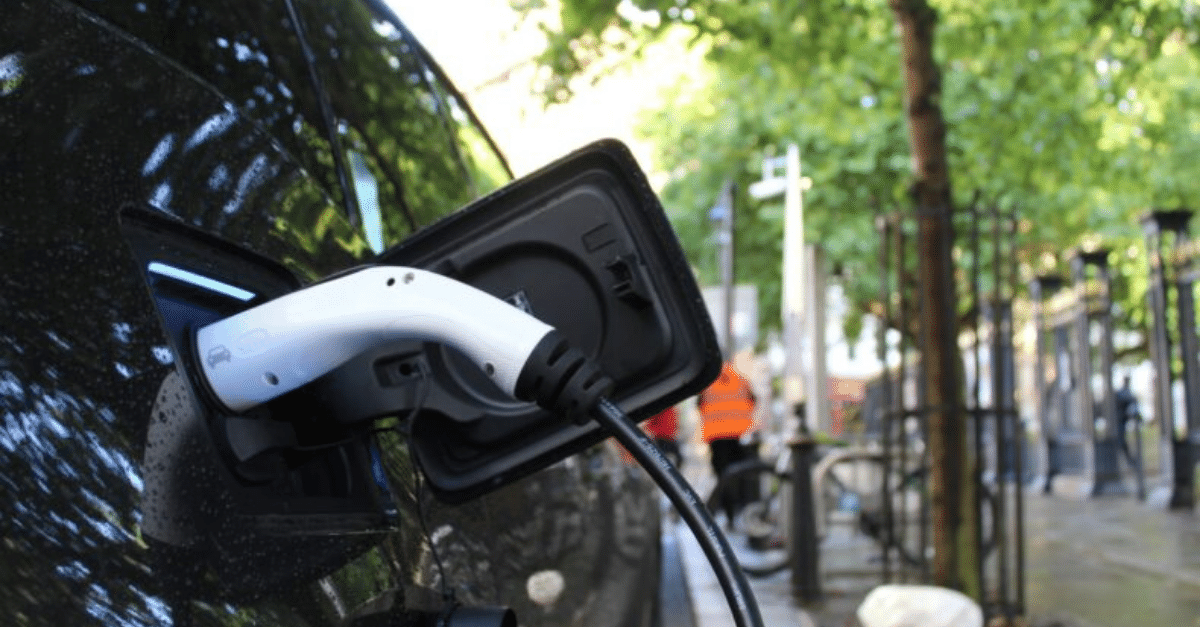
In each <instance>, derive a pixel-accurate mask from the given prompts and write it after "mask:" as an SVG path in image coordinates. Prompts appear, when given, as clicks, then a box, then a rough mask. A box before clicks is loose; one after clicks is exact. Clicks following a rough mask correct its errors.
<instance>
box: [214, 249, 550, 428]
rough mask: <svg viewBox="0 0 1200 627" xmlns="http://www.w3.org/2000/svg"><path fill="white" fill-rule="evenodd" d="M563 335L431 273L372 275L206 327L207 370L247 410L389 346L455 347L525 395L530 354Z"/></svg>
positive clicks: (350, 277) (383, 269)
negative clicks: (521, 386) (403, 342)
mask: <svg viewBox="0 0 1200 627" xmlns="http://www.w3.org/2000/svg"><path fill="white" fill-rule="evenodd" d="M553 331H554V329H553V328H552V327H551V326H549V325H547V324H545V323H543V322H541V321H540V320H538V319H537V318H534V317H533V316H530V315H528V314H526V313H525V312H523V311H521V310H520V309H517V308H516V307H514V306H512V305H510V304H509V303H507V302H505V301H503V300H500V299H498V298H496V297H494V296H492V295H490V294H487V293H485V292H482V291H480V290H478V289H476V288H474V287H472V286H470V285H467V284H465V283H460V282H458V281H455V280H453V279H450V278H447V277H444V276H441V275H438V274H434V273H432V272H428V271H425V270H418V269H415V268H405V267H396V266H378V267H370V268H365V269H363V270H359V271H356V272H353V273H351V274H347V275H345V276H341V277H337V278H334V279H330V280H328V281H324V282H322V283H317V284H315V285H312V286H310V287H307V288H305V289H302V290H299V291H296V292H292V293H291V294H287V295H285V296H281V297H279V298H277V299H275V300H272V301H270V302H267V303H264V304H262V305H259V306H257V307H254V308H252V309H249V310H246V311H243V312H241V313H238V314H236V315H234V316H231V317H229V318H226V319H224V320H220V321H218V322H214V323H212V324H210V325H208V326H205V327H203V328H201V329H200V330H199V331H198V332H197V334H196V348H197V356H198V358H199V361H200V362H201V364H200V365H201V369H202V370H203V372H204V376H205V378H206V379H207V381H208V383H209V386H210V387H211V388H212V391H213V392H214V393H215V394H216V396H217V399H218V400H220V402H221V403H222V404H224V405H225V406H226V408H228V409H229V410H231V411H234V412H242V411H245V410H247V409H250V408H252V407H254V406H256V405H259V404H261V403H265V402H267V401H269V400H271V399H274V398H276V397H278V396H280V395H282V394H285V393H287V392H290V391H292V390H294V389H296V388H298V387H300V386H302V385H305V384H307V383H309V382H311V381H313V380H314V379H316V378H317V377H320V376H322V375H324V374H326V373H328V372H330V371H331V370H333V369H334V368H337V367H338V366H341V365H342V364H344V363H346V362H347V361H349V360H350V359H351V358H352V357H354V356H356V355H358V354H360V353H362V352H364V351H366V350H369V349H371V348H372V347H375V346H378V345H379V344H381V343H385V342H390V341H395V340H400V339H416V340H423V341H430V342H438V343H442V344H447V345H449V346H453V347H454V348H457V349H458V350H460V351H461V352H462V353H463V354H465V355H466V356H467V357H468V358H469V359H470V360H471V361H473V362H474V363H475V364H476V365H478V366H479V368H480V369H481V370H483V371H484V372H485V373H487V374H488V376H489V377H491V379H492V381H494V382H495V383H496V385H497V386H499V387H500V389H501V390H503V391H505V392H507V393H508V394H511V395H513V396H517V387H518V379H519V378H520V377H521V373H522V370H523V369H524V368H525V365H526V363H527V362H528V361H530V355H531V354H532V353H533V352H534V350H535V349H536V348H537V347H538V345H539V343H541V342H542V340H543V339H544V338H546V337H547V335H549V334H551V333H552V332H553Z"/></svg>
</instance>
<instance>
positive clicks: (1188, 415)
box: [1142, 209, 1200, 509]
mask: <svg viewBox="0 0 1200 627" xmlns="http://www.w3.org/2000/svg"><path fill="white" fill-rule="evenodd" d="M1191 217H1192V212H1191V211H1190V210H1187V209H1177V210H1169V211H1163V210H1160V211H1151V212H1150V213H1148V214H1146V215H1145V216H1143V217H1142V229H1143V232H1144V233H1145V235H1146V252H1147V253H1148V256H1149V260H1150V289H1149V294H1148V297H1149V300H1150V311H1151V314H1152V316H1153V318H1152V320H1151V329H1150V330H1151V335H1150V340H1151V341H1150V348H1151V350H1150V357H1151V359H1152V361H1153V363H1154V409H1155V414H1156V415H1157V416H1158V422H1159V427H1160V438H1161V443H1160V449H1159V450H1160V458H1161V460H1162V470H1163V475H1164V476H1166V477H1169V478H1170V479H1169V481H1168V485H1167V486H1166V487H1167V489H1168V491H1169V496H1168V499H1167V505H1168V507H1170V508H1172V509H1192V508H1193V507H1195V503H1196V498H1195V494H1194V492H1195V467H1196V461H1197V450H1196V448H1197V447H1196V444H1195V442H1196V441H1197V439H1198V438H1197V435H1196V434H1197V432H1198V431H1200V364H1197V361H1196V354H1197V352H1198V350H1200V349H1198V346H1200V340H1197V337H1196V327H1195V324H1196V304H1195V297H1194V295H1193V292H1192V286H1193V283H1194V281H1195V280H1196V276H1195V273H1194V272H1193V271H1192V268H1190V267H1189V266H1190V263H1189V260H1190V258H1192V256H1193V255H1194V250H1195V248H1194V247H1193V245H1192V240H1191V239H1190V237H1189V233H1188V222H1189V221H1190V220H1191ZM1168 236H1169V239H1170V243H1169V244H1168ZM1172 305H1174V309H1175V313H1176V316H1175V317H1176V323H1177V325H1178V326H1177V327H1176V328H1177V330H1178V333H1175V334H1172V332H1171V329H1170V328H1169V327H1168V319H1169V316H1168V314H1167V311H1168V308H1170V307H1171V306H1172ZM1173 335H1174V337H1172V336H1173ZM1176 360H1177V361H1178V362H1179V364H1180V369H1181V370H1182V373H1181V374H1182V377H1181V378H1182V384H1183V392H1184V394H1183V399H1182V400H1183V407H1182V408H1180V409H1181V411H1180V412H1179V413H1180V414H1181V416H1179V418H1181V419H1177V417H1176V407H1175V398H1174V395H1173V390H1174V384H1175V382H1176V380H1177V377H1176V376H1175V373H1176V368H1175V367H1174V366H1173V363H1172V362H1175V361H1176Z"/></svg>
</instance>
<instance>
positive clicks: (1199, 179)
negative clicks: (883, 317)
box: [513, 0, 1200, 334]
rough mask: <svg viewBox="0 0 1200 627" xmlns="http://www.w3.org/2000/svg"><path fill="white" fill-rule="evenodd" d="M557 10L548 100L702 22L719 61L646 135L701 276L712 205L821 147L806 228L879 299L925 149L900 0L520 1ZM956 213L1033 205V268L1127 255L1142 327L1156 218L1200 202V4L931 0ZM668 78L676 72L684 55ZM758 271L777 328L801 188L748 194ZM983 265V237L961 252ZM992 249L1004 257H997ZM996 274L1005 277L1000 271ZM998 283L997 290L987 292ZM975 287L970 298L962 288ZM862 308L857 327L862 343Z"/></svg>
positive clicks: (1123, 295) (537, 15)
mask: <svg viewBox="0 0 1200 627" xmlns="http://www.w3.org/2000/svg"><path fill="white" fill-rule="evenodd" d="M513 4H514V7H515V8H517V9H519V10H521V11H523V12H524V13H525V14H526V15H527V16H528V17H529V18H531V19H537V20H539V22H541V23H542V26H543V29H544V31H545V32H546V35H547V41H548V47H547V49H546V51H545V53H544V54H543V55H542V56H541V57H540V59H539V62H540V63H541V65H542V67H543V70H544V71H543V73H542V74H541V77H542V79H541V83H540V84H539V89H540V90H541V92H542V94H543V95H544V97H545V99H546V101H547V102H548V103H554V102H560V101H564V100H566V99H569V98H570V97H571V86H572V85H573V84H577V82H576V81H579V80H601V79H602V78H603V75H604V73H605V72H606V71H607V70H608V69H611V68H612V67H614V66H615V65H619V64H621V63H626V62H632V61H634V60H636V59H637V58H639V56H640V55H641V52H642V51H644V50H645V49H646V48H647V46H649V45H651V44H653V43H655V42H659V41H662V40H664V38H666V37H667V35H668V34H669V33H674V32H677V31H678V30H680V29H682V30H683V31H685V32H686V33H687V34H688V35H689V37H688V41H689V45H691V46H698V47H701V48H702V49H703V50H704V51H705V54H706V58H707V61H708V63H707V70H706V72H705V73H704V74H703V75H694V74H691V75H687V76H680V79H679V81H678V83H677V84H676V85H675V87H674V88H673V89H672V91H671V92H670V93H669V94H668V97H667V98H666V99H665V102H666V103H667V104H666V105H665V106H664V107H663V108H662V109H660V110H657V111H647V112H646V114H645V116H644V119H643V121H642V124H641V128H640V132H641V133H642V134H643V135H644V136H645V137H647V138H648V139H650V140H652V142H653V143H654V144H655V145H656V146H657V153H656V161H657V163H656V164H655V165H656V167H657V168H658V169H660V170H663V171H665V172H667V173H668V174H669V180H668V182H667V184H666V186H665V187H664V188H663V189H662V190H661V195H662V198H663V201H664V204H665V205H666V207H667V208H668V212H669V213H670V215H671V218H672V220H673V222H674V224H675V227H676V229H677V230H678V232H679V234H680V237H681V239H682V240H683V243H684V246H685V248H686V249H687V251H688V253H689V255H690V256H691V259H692V260H693V263H694V264H696V266H697V267H698V268H699V269H700V271H701V276H702V279H703V280H705V281H715V280H716V277H717V269H716V263H715V256H716V250H715V246H714V244H713V243H712V239H711V232H712V230H713V228H712V225H711V224H710V223H709V220H708V209H709V208H710V207H711V206H712V205H713V203H714V202H715V199H716V198H717V195H718V193H719V191H720V188H721V185H722V184H723V182H724V181H725V180H727V179H729V178H730V177H733V178H734V179H736V180H737V181H738V182H739V183H741V185H739V188H740V189H741V190H745V189H746V187H747V184H748V183H750V182H753V181H755V180H758V179H759V178H760V177H761V171H760V164H761V159H762V157H763V156H764V155H769V154H772V153H773V152H779V153H781V152H782V150H783V147H784V146H785V145H786V144H787V143H790V142H795V143H797V144H798V145H799V146H800V148H801V152H802V160H803V168H804V174H805V176H808V177H810V178H811V179H812V181H813V186H812V189H811V190H809V191H808V192H807V193H806V194H805V220H806V236H807V238H808V240H809V241H810V242H819V243H821V244H822V245H823V246H824V247H825V249H826V250H827V253H828V258H829V260H830V262H831V265H832V268H833V270H834V271H835V272H836V273H838V274H840V276H841V277H842V279H841V280H842V282H843V283H844V286H845V288H846V292H847V294H848V295H849V296H850V297H851V299H852V301H853V310H855V311H857V312H859V313H864V312H868V311H871V310H872V309H876V310H878V303H877V302H876V301H877V299H878V292H879V285H878V280H879V279H878V274H879V273H878V261H877V253H876V250H877V248H876V247H877V236H876V233H875V229H874V217H875V214H876V212H879V211H897V210H899V211H905V210H908V209H910V208H911V206H912V201H911V199H910V197H909V191H910V190H909V185H910V184H911V183H912V180H913V174H912V165H911V163H912V161H913V154H912V150H911V149H910V146H909V138H908V134H907V128H906V117H907V115H906V111H905V109H904V107H905V104H904V93H903V92H904V88H905V85H904V79H903V76H904V75H903V72H902V67H901V62H900V59H901V54H900V53H901V51H900V46H901V42H900V40H899V34H898V29H897V26H896V20H895V17H894V15H893V13H892V10H890V5H891V4H892V3H889V2H888V0H809V1H806V2H799V3H795V2H784V1H783V0H758V1H749V2H724V1H721V0H561V2H559V3H558V4H557V5H549V6H548V5H546V4H545V3H544V2H541V1H540V0H513ZM930 5H931V6H932V7H933V8H934V9H935V10H936V11H937V15H938V22H937V27H936V43H935V46H934V53H935V55H936V60H937V62H938V64H939V65H940V67H941V99H940V103H939V104H940V106H941V109H942V111H943V113H944V115H945V121H946V127H947V135H946V149H947V158H948V160H949V169H950V174H951V178H952V179H953V181H954V189H953V194H954V200H955V204H956V205H959V206H962V205H965V204H966V203H967V202H969V199H970V198H972V196H973V195H974V194H975V193H976V192H978V193H979V198H980V202H982V203H984V204H985V205H993V204H994V205H998V206H1000V207H1003V208H1015V209H1017V210H1018V211H1019V212H1020V214H1021V216H1022V221H1021V228H1020V231H1021V234H1020V237H1021V244H1020V246H1021V247H1020V251H1021V252H1020V263H1021V269H1022V272H1023V274H1024V275H1025V277H1026V278H1028V277H1030V276H1032V275H1033V274H1036V273H1042V272H1047V271H1059V272H1064V271H1065V270H1066V268H1065V264H1064V261H1065V255H1064V254H1063V253H1064V252H1065V251H1067V250H1069V249H1071V248H1075V247H1080V246H1083V247H1097V246H1106V247H1110V248H1112V249H1113V250H1114V251H1115V254H1114V258H1113V262H1114V264H1115V272H1116V278H1117V280H1116V289H1117V298H1118V303H1119V304H1118V313H1119V314H1120V319H1119V322H1118V323H1119V324H1120V325H1123V326H1127V327H1134V328H1142V325H1143V323H1144V320H1145V313H1144V305H1143V303H1144V302H1145V299H1144V294H1145V289H1146V282H1147V279H1146V274H1147V272H1146V260H1145V251H1144V250H1143V245H1142V243H1141V229H1140V225H1139V223H1138V217H1139V216H1140V215H1141V214H1142V213H1144V212H1145V211H1146V210H1147V209H1149V208H1151V207H1156V208H1158V207H1164V208H1174V207H1181V206H1187V205H1189V204H1191V203H1190V200H1191V199H1192V198H1195V197H1196V196H1197V195H1198V193H1200V176H1197V175H1196V174H1197V173H1196V169H1197V167H1198V166H1197V164H1200V159H1198V158H1197V157H1198V156H1200V133H1198V131H1200V107H1197V106H1195V105H1196V104H1198V102H1197V101H1198V100H1200V59H1198V52H1200V48H1198V47H1197V40H1198V38H1200V3H1197V2H1196V0H1175V1H1172V2H1167V1H1161V0H1059V1H1056V2H1044V1H1040V0H1010V1H1008V2H996V1H994V0H940V1H939V0H931V1H930ZM653 71H664V72H669V71H671V68H655V69H654V70H653ZM738 210H739V215H738V225H739V229H738V233H737V245H738V250H739V254H738V260H737V263H738V268H737V275H738V277H737V278H738V280H739V281H746V282H753V283H756V284H757V285H758V286H759V290H760V295H761V300H760V311H761V312H762V319H761V322H762V324H763V326H764V327H770V326H773V325H775V326H777V325H778V317H779V316H778V312H779V296H780V294H779V292H780V289H779V260H780V242H781V240H782V237H781V235H782V228H783V216H782V201H776V202H766V203H759V202H756V201H753V200H751V199H750V198H749V197H748V196H746V195H745V192H744V191H743V192H742V195H741V197H740V198H739V199H738ZM957 248H958V250H956V251H955V253H956V254H955V257H956V258H957V259H959V263H958V267H959V268H965V267H966V264H965V263H963V259H964V255H966V254H969V251H967V250H965V248H966V247H965V246H964V245H963V244H962V243H960V244H958V245H957ZM990 258H991V255H990V253H987V252H986V251H985V254H984V255H983V258H982V262H983V264H984V266H985V267H986V266H987V265H988V263H989V261H990ZM988 274H989V273H987V272H985V278H986V276H987V275H988ZM984 287H985V289H987V288H988V287H989V286H987V285H985V286H984ZM960 291H961V290H960ZM860 320H861V318H860V317H859V316H852V317H851V320H850V321H849V324H848V326H849V327H851V328H848V329H847V331H848V332H850V333H851V334H856V328H855V327H857V325H858V324H859V321H860Z"/></svg>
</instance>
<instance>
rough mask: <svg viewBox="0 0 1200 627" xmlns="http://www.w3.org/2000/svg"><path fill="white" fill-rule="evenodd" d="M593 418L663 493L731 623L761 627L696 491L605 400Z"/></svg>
mask: <svg viewBox="0 0 1200 627" xmlns="http://www.w3.org/2000/svg"><path fill="white" fill-rule="evenodd" d="M593 416H594V417H595V419H596V422H598V423H600V426H602V427H604V428H605V429H607V430H608V432H609V433H611V434H612V435H613V437H615V438H616V439H617V441H618V442H620V443H621V445H622V446H624V447H625V448H626V449H627V450H628V451H629V453H630V454H631V455H633V458H634V459H636V460H637V462H638V463H639V464H641V465H642V467H643V468H645V469H646V472H648V473H650V477H651V478H652V479H654V482H655V483H657V484H658V487H659V488H661V489H662V491H663V492H664V493H666V495H667V498H669V499H670V500H671V504H672V505H674V506H675V509H676V511H678V512H679V515H680V516H681V517H682V518H683V520H684V521H685V522H686V523H687V525H688V528H689V529H691V530H692V534H694V535H695V536H696V540H697V541H698V542H699V543H700V548H701V549H703V550H704V555H705V556H706V557H708V561H709V562H710V563H711V564H712V566H713V572H715V573H716V575H717V581H719V582H720V583H721V589H722V590H723V591H724V592H725V599H726V600H727V601H728V602H729V609H730V611H732V612H733V620H734V623H735V624H737V626H738V627H763V622H762V615H761V614H760V613H759V611H758V601H756V600H755V598H754V593H753V592H752V591H751V590H750V583H749V582H748V581H747V580H746V575H745V573H743V572H742V569H741V566H739V565H738V561H737V558H736V557H734V555H733V549H732V548H731V547H730V546H729V540H728V539H726V538H725V534H724V533H722V532H721V529H720V528H719V527H717V523H716V522H715V521H714V520H713V519H712V516H711V515H709V513H708V510H707V508H705V506H704V503H703V502H702V501H701V500H700V497H699V496H698V495H697V494H696V491H695V490H693V489H692V487H691V486H690V485H689V484H688V482H687V480H686V479H684V478H683V475H681V474H679V469H677V468H675V466H674V465H672V464H671V462H670V461H668V460H667V458H666V456H664V455H663V454H662V451H660V450H659V449H658V447H656V446H654V441H653V440H651V439H650V436H648V435H646V434H645V433H643V432H642V430H641V429H639V428H638V426H637V425H636V424H634V423H633V421H632V420H630V419H629V417H628V416H626V415H625V412H623V411H621V408H620V407H617V406H616V405H615V404H613V403H612V402H611V401H609V400H608V399H607V398H601V399H600V401H599V402H598V403H597V404H596V409H595V411H594V412H593Z"/></svg>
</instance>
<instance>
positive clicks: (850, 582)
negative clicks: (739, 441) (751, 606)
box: [666, 477, 1200, 627]
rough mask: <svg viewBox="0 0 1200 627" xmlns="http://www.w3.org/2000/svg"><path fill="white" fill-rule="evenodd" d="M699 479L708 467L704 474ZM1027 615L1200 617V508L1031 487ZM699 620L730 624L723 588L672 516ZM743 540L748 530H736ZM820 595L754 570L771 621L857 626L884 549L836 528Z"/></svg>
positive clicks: (706, 624)
mask: <svg viewBox="0 0 1200 627" xmlns="http://www.w3.org/2000/svg"><path fill="white" fill-rule="evenodd" d="M696 479H697V480H698V482H699V486H698V487H703V486H704V480H703V477H696ZM1025 506H1026V571H1025V577H1026V586H1025V600H1026V608H1027V612H1026V616H1027V617H1028V618H1029V621H1030V623H1031V624H1032V625H1034V626H1035V627H1051V626H1053V627H1134V626H1137V627H1141V626H1144V625H1151V626H1155V627H1200V516H1198V515H1197V514H1196V513H1194V512H1179V511H1168V510H1166V509H1165V508H1163V507H1161V506H1158V505H1153V504H1146V503H1139V502H1138V501H1137V500H1135V499H1134V498H1132V497H1129V496H1112V497H1103V498H1098V499H1086V498H1080V497H1074V496H1062V495H1051V496H1046V495H1042V494H1040V493H1039V492H1036V491H1032V490H1031V491H1027V492H1026V493H1025ZM666 533H667V534H669V535H671V536H672V538H673V540H674V541H675V542H676V546H677V547H678V550H679V555H680V561H681V563H682V567H683V570H684V571H685V572H684V577H685V578H686V580H687V581H686V584H687V588H688V591H689V595H690V598H691V601H692V618H694V620H695V623H694V624H695V626H696V627H719V626H725V625H732V624H733V622H732V618H731V617H730V613H729V609H728V606H727V605H726V604H725V600H724V596H723V595H722V594H721V591H720V588H719V586H718V585H717V583H716V580H715V577H714V576H713V575H712V569H711V567H710V566H709V565H708V563H707V561H705V560H704V557H703V554H702V553H701V552H700V548H699V545H698V544H696V543H695V540H694V539H692V537H691V534H690V532H689V531H688V530H687V528H686V526H683V525H682V524H668V525H667V526H666ZM730 541H731V544H732V545H733V546H734V547H735V550H738V551H745V550H746V549H745V548H744V547H745V538H744V537H741V536H739V535H738V534H736V533H732V534H730ZM821 562H822V563H821V569H822V581H821V584H822V590H823V593H824V598H823V600H822V601H820V602H818V603H810V604H801V603H799V602H798V601H796V600H795V599H794V598H793V597H792V594H791V585H790V573H789V572H787V571H784V572H781V573H778V574H776V575H773V576H771V577H767V578H761V579H753V578H752V579H751V586H752V588H753V590H754V592H755V595H756V597H757V598H758V602H759V605H760V607H761V608H762V612H763V618H764V623H765V624H766V625H769V626H772V627H774V626H776V625H778V626H787V625H797V626H803V627H809V626H816V627H853V626H855V625H857V622H856V620H855V618H854V611H855V609H856V608H857V607H858V605H859V604H860V603H861V602H862V599H863V598H864V597H865V595H866V594H867V592H868V591H870V590H871V588H872V587H874V586H875V585H877V584H878V583H880V577H879V562H878V549H877V548H875V547H874V546H873V545H872V542H871V540H870V539H868V538H864V537H862V536H861V535H857V534H855V533H854V532H853V531H843V532H837V531H831V534H830V538H829V539H828V540H827V541H826V543H825V544H824V546H823V547H822V551H821Z"/></svg>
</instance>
